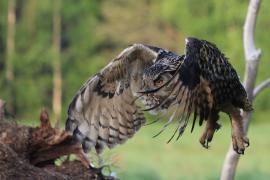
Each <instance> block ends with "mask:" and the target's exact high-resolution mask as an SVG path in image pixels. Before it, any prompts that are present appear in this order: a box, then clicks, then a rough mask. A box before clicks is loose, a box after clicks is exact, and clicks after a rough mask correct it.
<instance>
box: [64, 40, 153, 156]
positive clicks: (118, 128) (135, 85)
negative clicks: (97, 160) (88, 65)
mask: <svg viewBox="0 0 270 180" xmlns="http://www.w3.org/2000/svg"><path fill="white" fill-rule="evenodd" d="M156 57H157V52H156V51H155V50H153V49H151V48H149V47H148V46H145V45H142V44H135V45H132V46H130V47H128V48H126V49H125V50H123V51H122V52H121V53H120V54H119V55H118V56H117V57H116V58H115V59H113V60H112V61H111V62H110V63H109V64H108V65H107V66H106V67H105V68H103V69H102V70H101V71H100V72H99V73H97V74H96V75H94V76H93V77H91V78H90V79H89V80H88V81H87V82H86V83H85V84H84V85H83V86H82V87H81V89H80V90H79V91H78V92H77V94H76V95H75V97H74V98H73V100H72V102H71V104H70V106H69V109H68V119H67V121H66V130H67V131H70V132H72V133H73V135H74V136H75V137H76V139H77V140H79V141H80V142H81V143H82V146H83V149H84V150H85V151H88V150H90V149H91V148H95V149H96V150H97V152H101V151H102V150H103V148H104V147H105V146H108V147H109V148H112V147H114V146H115V145H116V144H120V143H123V142H125V141H126V140H127V139H128V138H130V137H132V136H133V135H134V133H135V132H136V131H138V130H139V129H140V127H141V126H142V125H143V124H144V123H145V118H144V114H143V112H142V111H141V110H140V108H139V107H138V105H136V104H135V100H134V99H135V97H136V96H137V94H136V92H138V91H141V88H142V77H143V71H144V69H145V68H147V67H149V66H151V65H152V64H153V62H154V60H155V59H156Z"/></svg>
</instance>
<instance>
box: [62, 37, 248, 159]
mask: <svg viewBox="0 0 270 180" xmlns="http://www.w3.org/2000/svg"><path fill="white" fill-rule="evenodd" d="M138 101H140V102H141V105H142V106H144V109H142V106H141V105H140V104H138ZM169 108H170V109H172V110H170V111H168V112H172V114H171V115H170V117H169V118H168V121H167V123H166V124H165V125H164V128H163V129H162V130H161V132H162V131H163V130H164V129H165V128H166V127H167V126H168V125H169V124H170V123H171V122H173V121H176V122H177V127H176V130H175V132H174V135H175V134H178V138H179V137H180V136H181V135H182V133H183V132H184V130H185V128H186V126H187V124H188V120H189V119H193V123H192V127H191V132H192V131H193V128H194V125H195V122H196V119H199V125H202V123H203V121H206V128H205V131H204V133H203V135H202V136H201V138H200V143H201V144H202V145H203V146H204V147H206V148H208V143H209V142H210V141H211V140H212V138H213V135H214V132H215V131H216V130H218V129H219V127H220V125H219V124H218V123H217V121H218V119H219V112H221V111H222V112H225V113H227V114H228V115H229V117H230V119H231V126H232V132H231V133H232V144H233V147H234V150H235V151H236V152H237V153H240V154H243V153H244V150H245V147H246V146H248V145H249V141H248V138H247V137H245V135H244V132H243V122H242V117H241V115H240V109H242V110H244V111H251V110H252V105H251V103H250V101H249V100H248V98H247V94H246V91H245V89H244V87H243V86H242V84H241V82H240V80H239V77H238V75H237V73H236V71H235V69H234V68H233V67H232V65H231V64H230V63H229V62H228V59H227V58H226V57H225V55H224V54H223V53H222V52H221V51H220V50H219V49H218V48H217V47H216V45H214V44H212V43H210V42H208V41H206V40H199V39H197V38H191V37H190V38H187V39H186V48H185V54H184V55H180V56H179V55H176V54H175V53H173V52H170V51H168V50H165V49H162V48H158V47H154V46H148V45H143V44H134V45H132V46H130V47H128V48H126V49H124V50H123V51H122V52H121V53H120V54H119V55H118V56H117V57H116V58H114V59H113V60H112V61H111V62H110V63H109V64H108V65H107V66H106V67H104V68H103V69H102V70H101V71H100V72H99V73H97V74H95V75H94V76H92V77H91V78H90V79H89V80H88V81H87V82H86V83H85V84H84V85H83V86H82V87H81V89H80V90H79V91H78V92H77V94H76V95H75V97H74V98H73V100H72V102H71V104H70V106H69V109H68V118H67V121H66V130H67V131H70V132H72V133H73V135H74V137H75V138H76V139H77V140H78V141H80V142H81V143H82V147H83V149H84V151H85V152H87V151H89V150H90V149H91V148H95V149H96V151H97V152H98V153H100V152H101V151H102V150H103V148H104V147H105V146H107V147H109V148H112V147H114V146H115V145H116V144H121V143H123V142H125V141H126V140H127V139H128V138H131V137H132V136H133V135H134V134H135V132H136V131H138V130H139V129H140V128H141V126H143V125H144V124H145V117H144V113H143V111H150V112H153V113H155V112H166V110H168V109H169ZM192 114H193V118H190V116H191V115H192ZM174 135H173V136H172V137H174Z"/></svg>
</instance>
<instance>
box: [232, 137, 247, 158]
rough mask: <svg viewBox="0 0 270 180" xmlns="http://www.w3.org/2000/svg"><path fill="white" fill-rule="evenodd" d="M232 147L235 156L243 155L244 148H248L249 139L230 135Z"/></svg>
mask: <svg viewBox="0 0 270 180" xmlns="http://www.w3.org/2000/svg"><path fill="white" fill-rule="evenodd" d="M232 145H233V149H234V151H235V152H236V153H237V154H244V152H245V149H246V147H248V146H249V139H248V138H247V137H245V136H241V135H232Z"/></svg>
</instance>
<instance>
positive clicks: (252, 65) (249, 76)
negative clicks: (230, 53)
mask: <svg viewBox="0 0 270 180" xmlns="http://www.w3.org/2000/svg"><path fill="white" fill-rule="evenodd" d="M260 4H261V1H260V0H250V3H249V7H248V12H247V16H246V21H245V25H244V33H243V35H244V50H245V59H246V69H245V78H244V86H245V89H246V91H247V95H248V98H249V100H250V101H252V100H253V90H254V86H255V81H256V76H257V69H258V64H259V59H260V56H261V49H256V47H255V43H254V31H255V25H256V18H257V15H258V12H259V7H260ZM242 117H243V122H244V124H243V126H244V131H245V133H247V129H248V125H249V121H250V118H251V113H249V112H243V113H242ZM239 157H240V156H239V154H236V153H235V151H234V150H233V147H232V144H231V145H230V148H229V150H228V152H227V154H226V157H225V161H224V164H223V168H222V172H221V177H220V179H221V180H231V179H234V177H235V172H236V167H237V164H238V161H239Z"/></svg>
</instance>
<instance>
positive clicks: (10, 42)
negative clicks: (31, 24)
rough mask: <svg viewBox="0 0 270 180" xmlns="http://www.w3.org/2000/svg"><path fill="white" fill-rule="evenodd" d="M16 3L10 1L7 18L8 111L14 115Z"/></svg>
mask: <svg viewBox="0 0 270 180" xmlns="http://www.w3.org/2000/svg"><path fill="white" fill-rule="evenodd" d="M15 7H16V2H15V0H9V1H8V16H7V44H6V74H5V75H6V81H7V92H8V99H9V100H10V102H8V103H7V105H8V109H9V110H10V111H11V112H12V113H14V111H15V110H14V104H15V103H14V101H15V89H14V70H13V61H14V55H15V30H16V28H15V25H16V13H15Z"/></svg>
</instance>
